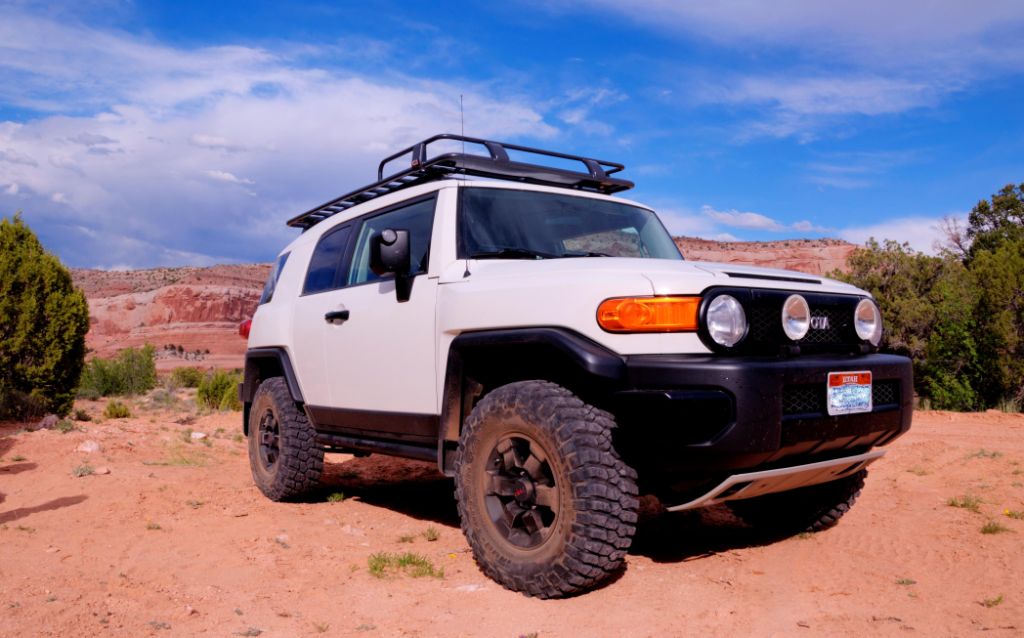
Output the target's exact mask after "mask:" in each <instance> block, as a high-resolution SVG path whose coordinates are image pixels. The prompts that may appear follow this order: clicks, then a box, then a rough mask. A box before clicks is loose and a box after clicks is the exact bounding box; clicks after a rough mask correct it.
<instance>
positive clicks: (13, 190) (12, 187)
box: [4, 182, 19, 195]
mask: <svg viewBox="0 0 1024 638" xmlns="http://www.w3.org/2000/svg"><path fill="white" fill-rule="evenodd" d="M18 190H19V188H18V183H17V182H11V183H10V184H8V185H7V186H6V187H4V193H6V194H8V195H17V194H18Z"/></svg>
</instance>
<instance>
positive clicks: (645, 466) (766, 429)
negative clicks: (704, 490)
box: [613, 354, 913, 482]
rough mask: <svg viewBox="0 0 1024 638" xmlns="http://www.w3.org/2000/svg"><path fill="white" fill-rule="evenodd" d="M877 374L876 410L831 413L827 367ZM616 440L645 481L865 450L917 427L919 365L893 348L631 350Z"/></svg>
mask: <svg viewBox="0 0 1024 638" xmlns="http://www.w3.org/2000/svg"><path fill="white" fill-rule="evenodd" d="M861 370H868V371H870V372H871V373H872V384H873V389H874V406H873V409H872V411H871V412H869V413H862V414H847V415H842V416H829V415H828V414H827V412H826V408H825V395H826V383H827V377H828V373H829V372H852V371H861ZM626 374H627V386H628V388H629V389H628V390H626V391H624V392H621V393H619V395H618V396H617V400H616V402H615V407H614V408H613V411H614V412H615V413H616V417H617V420H618V421H619V423H620V425H621V427H620V432H619V434H618V437H619V441H618V442H617V444H618V445H619V448H620V450H621V452H622V454H623V456H624V457H626V460H627V462H630V463H631V464H633V465H634V466H635V467H637V469H638V470H640V471H641V478H643V475H644V474H645V473H647V474H648V475H649V476H650V475H654V476H658V475H661V479H659V480H664V478H666V477H665V476H664V475H665V474H666V473H669V474H670V475H671V477H672V480H673V481H678V480H684V482H685V480H686V479H687V478H688V477H689V478H691V479H694V480H708V479H712V478H714V477H718V476H721V475H723V474H727V473H730V472H734V471H738V470H752V469H766V468H771V467H779V466H782V465H787V464H793V463H798V462H808V461H814V460H821V459H826V458H835V457H837V456H843V455H848V454H852V453H858V452H862V451H865V450H867V449H870V448H871V447H873V446H876V445H884V444H886V443H889V442H890V441H892V440H893V439H895V438H896V437H898V436H899V435H901V434H903V433H904V432H906V431H907V430H908V429H909V428H910V419H911V413H912V409H913V377H912V369H911V362H910V360H909V359H907V358H906V357H899V356H894V355H884V354H871V355H820V356H801V357H793V358H777V357H723V356H721V355H718V356H715V355H634V356H629V357H626Z"/></svg>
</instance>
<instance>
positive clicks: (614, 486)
mask: <svg viewBox="0 0 1024 638" xmlns="http://www.w3.org/2000/svg"><path fill="white" fill-rule="evenodd" d="M614 427H615V422H614V420H613V419H612V417H611V415H609V414H608V413H607V412H604V411H602V410H599V409H597V408H595V407H593V406H590V405H587V404H586V403H584V402H583V401H581V400H580V399H578V398H577V397H576V396H575V395H573V394H572V393H571V392H569V391H568V390H566V389H565V388H562V387H560V386H557V385H555V384H553V383H549V382H546V381H521V382H517V383H511V384H508V385H505V386H502V387H500V388H498V389H496V390H494V391H492V392H490V393H489V394H488V395H487V396H485V397H484V398H483V400H481V401H480V403H479V404H477V406H476V407H475V408H474V409H473V412H472V413H471V414H470V416H469V418H468V419H467V420H466V423H465V425H464V427H463V430H462V434H461V436H460V438H459V448H458V451H457V453H456V457H455V488H456V499H457V500H458V507H459V515H460V517H461V519H462V530H463V532H464V533H465V535H466V539H467V540H468V541H469V544H470V547H472V549H473V556H474V557H475V558H476V561H477V564H478V565H479V566H480V568H481V569H482V570H483V572H484V573H485V574H487V576H489V577H490V578H492V579H494V580H495V581H497V582H498V583H500V584H502V585H503V586H505V587H507V588H509V589H511V590H514V591H519V592H523V593H525V594H527V595H530V596H538V597H541V598H555V597H561V596H566V595H570V594H573V593H576V592H580V591H584V590H587V589H590V588H592V587H594V586H595V585H597V584H598V583H600V582H601V581H603V580H605V579H607V578H608V577H609V576H611V575H612V574H613V573H615V572H616V571H617V570H618V569H619V568H620V567H621V565H622V562H623V560H624V559H625V556H626V551H627V550H628V549H629V546H630V543H631V542H632V538H633V534H634V533H635V531H636V520H637V513H636V512H637V507H638V506H639V502H638V500H637V498H636V496H637V488H636V473H635V472H634V471H633V470H632V469H631V468H630V467H628V466H627V465H626V464H625V463H623V462H622V461H621V460H620V459H619V457H618V455H617V454H616V452H615V449H614V448H613V446H612V437H611V433H612V430H613V428H614Z"/></svg>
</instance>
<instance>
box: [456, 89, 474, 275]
mask: <svg viewBox="0 0 1024 638" xmlns="http://www.w3.org/2000/svg"><path fill="white" fill-rule="evenodd" d="M459 126H460V128H461V131H460V132H461V133H462V156H463V157H465V156H466V109H465V108H464V107H463V104H462V94H461V93H459ZM459 192H460V195H459V196H460V197H461V196H462V195H461V189H459ZM471 274H472V273H470V272H469V255H466V271H465V272H464V273H462V277H463V279H465V278H466V277H469V276H470V275H471Z"/></svg>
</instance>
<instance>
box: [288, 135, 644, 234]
mask: <svg viewBox="0 0 1024 638" xmlns="http://www.w3.org/2000/svg"><path fill="white" fill-rule="evenodd" d="M441 140H452V141H455V142H466V143H470V144H479V145H481V146H483V147H484V148H486V149H487V152H488V153H489V155H490V156H489V157H486V156H483V155H472V154H470V153H465V152H462V153H442V154H440V155H437V156H434V157H429V156H428V154H427V146H429V145H430V144H432V143H434V142H439V141H441ZM508 151H518V152H521V153H529V154H533V155H542V156H546V157H554V158H558V159H565V160H573V161H577V162H580V163H582V164H583V167H585V168H586V172H585V173H584V172H582V171H573V170H568V169H564V168H555V167H551V166H543V165H540V164H529V163H526V162H518V161H512V160H511V159H509V156H508ZM410 154H411V156H412V161H411V165H410V167H409V168H408V169H406V170H404V171H399V172H397V173H395V174H393V175H391V176H389V177H384V166H385V165H386V164H388V163H389V162H393V161H394V160H396V159H399V158H401V157H403V156H405V155H410ZM428 157H429V159H428ZM623 168H625V167H624V166H623V165H622V164H618V163H616V162H606V161H603V160H596V159H592V158H589V157H581V156H579V155H568V154H566V153H556V152H555V151H545V150H541V149H539V148H530V147H528V146H517V145H515V144H505V143H502V142H492V141H490V140H483V139H478V138H475V137H466V136H464V135H452V134H448V133H443V134H441V135H435V136H434V137H431V138H428V139H425V140H423V141H422V142H418V143H416V144H413V145H412V146H410V147H409V148H407V149H403V150H401V151H399V152H397V153H395V154H394V155H391V156H389V157H386V158H384V159H383V160H382V161H381V163H380V165H379V166H378V167H377V181H376V182H374V183H373V184H370V185H369V186H364V187H363V188H359V189H356V190H354V191H352V192H351V193H348V194H347V195H342V196H341V197H338V198H337V199H332V200H331V201H329V202H327V203H326V204H323V205H322V206H317V207H316V208H314V209H312V210H309V211H307V212H305V213H302V214H301V215H299V216H297V217H293V218H292V219H290V220H288V225H289V226H292V227H294V228H301V229H302V230H304V231H305V230H308V229H310V228H312V227H313V226H315V225H316V224H318V223H319V222H321V221H323V220H325V219H327V218H328V217H330V216H331V215H334V214H336V213H340V212H341V211H343V210H346V209H348V208H351V207H353V206H355V205H356V204H361V203H363V202H365V201H368V200H371V199H374V198H375V197H379V196H381V195H386V194H388V193H393V192H395V191H397V190H400V189H403V188H408V187H410V186H415V185H417V184H424V183H426V182H432V181H434V180H437V179H441V178H443V177H446V176H449V175H455V174H461V175H474V176H477V177H493V178H496V179H507V180H512V181H517V182H527V183H530V184H543V185H545V186H560V187H562V188H572V189H577V190H586V191H592V192H597V193H605V194H609V193H617V192H619V191H624V190H628V189H630V188H633V182H631V181H629V180H625V179H620V178H616V177H609V176H610V175H612V174H613V173H617V172H619V171H621V170H622V169H623Z"/></svg>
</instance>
